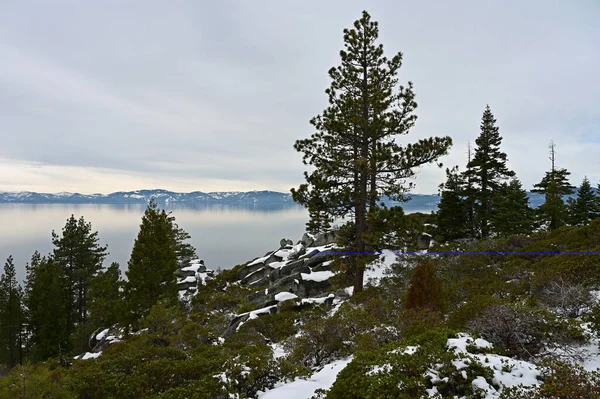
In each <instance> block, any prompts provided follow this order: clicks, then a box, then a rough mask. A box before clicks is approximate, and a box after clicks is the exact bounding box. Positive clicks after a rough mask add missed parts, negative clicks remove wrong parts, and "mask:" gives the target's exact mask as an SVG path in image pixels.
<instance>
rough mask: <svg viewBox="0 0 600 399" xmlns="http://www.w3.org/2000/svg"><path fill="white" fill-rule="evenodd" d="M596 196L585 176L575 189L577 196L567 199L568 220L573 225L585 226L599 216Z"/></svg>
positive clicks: (599, 210) (599, 211)
mask: <svg viewBox="0 0 600 399" xmlns="http://www.w3.org/2000/svg"><path fill="white" fill-rule="evenodd" d="M598 205H599V202H598V196H597V195H596V193H595V192H594V189H593V188H592V185H591V184H590V181H589V180H588V178H587V177H584V178H583V181H582V182H581V186H579V189H578V190H577V198H575V199H573V198H570V199H569V220H570V224H571V225H573V226H587V225H588V224H589V223H590V222H591V221H592V220H594V219H596V218H597V217H599V216H600V209H599V206H598Z"/></svg>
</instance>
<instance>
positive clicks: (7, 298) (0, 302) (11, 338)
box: [0, 256, 24, 367]
mask: <svg viewBox="0 0 600 399" xmlns="http://www.w3.org/2000/svg"><path fill="white" fill-rule="evenodd" d="M23 313H24V312H23V290H22V289H21V286H20V285H19V284H18V283H17V277H16V271H15V265H14V263H13V258H12V256H9V257H8V259H7V260H6V263H5V264H4V273H3V274H2V276H1V277H0V363H1V364H5V365H7V366H8V367H14V366H16V365H17V364H20V363H22V362H23V322H24V320H23V319H24V317H23Z"/></svg>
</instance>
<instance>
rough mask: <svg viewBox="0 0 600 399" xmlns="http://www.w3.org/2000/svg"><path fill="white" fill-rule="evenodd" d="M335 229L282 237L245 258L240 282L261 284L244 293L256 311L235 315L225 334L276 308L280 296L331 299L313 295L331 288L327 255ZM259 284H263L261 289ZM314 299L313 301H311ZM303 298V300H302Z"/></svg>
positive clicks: (252, 284)
mask: <svg viewBox="0 0 600 399" xmlns="http://www.w3.org/2000/svg"><path fill="white" fill-rule="evenodd" d="M336 240H337V234H336V233H335V231H331V232H327V233H321V234H317V235H315V236H312V235H310V234H304V235H303V236H302V239H301V240H300V241H298V243H297V244H296V245H292V241H291V240H288V239H286V238H284V239H282V240H281V241H280V242H279V244H280V246H279V249H278V250H276V251H272V252H268V253H266V254H265V256H263V257H261V258H257V259H255V260H253V261H252V262H249V263H248V264H247V265H246V266H244V267H242V268H241V269H240V270H239V271H238V274H237V275H238V278H239V279H240V283H241V284H245V285H248V286H250V287H261V289H260V290H257V291H255V292H253V293H252V294H250V295H249V296H248V298H247V299H248V301H249V302H251V303H253V304H255V305H256V307H257V310H256V311H253V312H248V313H244V314H242V315H237V316H236V317H235V318H234V319H233V320H232V321H231V323H230V325H229V328H228V329H227V332H226V333H225V335H226V336H227V335H228V334H232V333H233V332H235V331H237V329H238V328H239V326H240V325H241V324H243V323H244V322H245V321H246V320H248V319H251V318H256V317H260V316H262V315H265V314H272V313H275V312H277V309H278V308H279V306H278V305H279V304H280V303H281V302H282V301H283V299H282V298H286V299H285V300H288V299H290V298H294V300H297V301H299V302H298V304H302V303H304V304H305V305H306V304H308V303H332V302H333V298H334V296H331V297H325V299H324V298H315V297H318V296H319V295H323V294H324V293H326V292H327V291H330V290H331V287H332V285H331V282H330V281H329V279H330V278H331V277H333V276H334V275H335V273H334V271H333V270H332V267H333V263H332V261H331V259H330V257H331V255H330V254H327V252H331V251H335V249H336V248H337V247H336ZM262 287H265V288H264V289H262ZM315 300H316V302H315ZM303 301H307V302H303Z"/></svg>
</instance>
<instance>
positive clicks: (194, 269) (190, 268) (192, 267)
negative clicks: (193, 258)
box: [181, 263, 202, 273]
mask: <svg viewBox="0 0 600 399" xmlns="http://www.w3.org/2000/svg"><path fill="white" fill-rule="evenodd" d="M200 266H202V265H201V264H200V263H194V264H192V265H190V266H186V267H183V268H181V270H182V271H184V272H195V273H198V269H200Z"/></svg>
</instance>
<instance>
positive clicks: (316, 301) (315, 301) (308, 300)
mask: <svg viewBox="0 0 600 399" xmlns="http://www.w3.org/2000/svg"><path fill="white" fill-rule="evenodd" d="M334 297H335V295H333V294H329V295H327V296H324V297H322V298H304V299H302V301H301V304H302V305H304V304H317V305H322V304H324V303H325V302H327V299H329V298H334Z"/></svg>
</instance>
